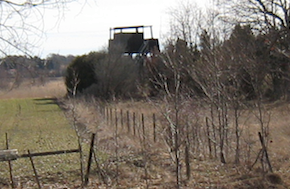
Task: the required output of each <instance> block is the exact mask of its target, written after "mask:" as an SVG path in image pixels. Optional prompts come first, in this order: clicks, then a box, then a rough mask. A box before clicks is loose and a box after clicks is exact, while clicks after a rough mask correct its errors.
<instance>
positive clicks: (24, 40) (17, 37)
mask: <svg viewBox="0 0 290 189" xmlns="http://www.w3.org/2000/svg"><path fill="white" fill-rule="evenodd" d="M74 1H77V0H42V1H41V0H2V1H1V4H0V8H1V19H0V31H1V32H0V53H1V54H2V55H7V54H10V53H20V54H24V55H27V56H30V55H31V54H33V53H32V52H33V50H34V48H35V47H36V46H37V45H38V40H39V39H37V37H39V38H41V37H43V29H44V24H43V15H44V12H45V10H46V9H57V10H59V13H63V12H64V10H65V8H66V6H67V4H68V3H71V2H74ZM60 15H61V14H60ZM32 36H33V37H32Z"/></svg>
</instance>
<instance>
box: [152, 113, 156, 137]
mask: <svg viewBox="0 0 290 189" xmlns="http://www.w3.org/2000/svg"><path fill="white" fill-rule="evenodd" d="M153 141H154V142H156V117H155V113H153Z"/></svg>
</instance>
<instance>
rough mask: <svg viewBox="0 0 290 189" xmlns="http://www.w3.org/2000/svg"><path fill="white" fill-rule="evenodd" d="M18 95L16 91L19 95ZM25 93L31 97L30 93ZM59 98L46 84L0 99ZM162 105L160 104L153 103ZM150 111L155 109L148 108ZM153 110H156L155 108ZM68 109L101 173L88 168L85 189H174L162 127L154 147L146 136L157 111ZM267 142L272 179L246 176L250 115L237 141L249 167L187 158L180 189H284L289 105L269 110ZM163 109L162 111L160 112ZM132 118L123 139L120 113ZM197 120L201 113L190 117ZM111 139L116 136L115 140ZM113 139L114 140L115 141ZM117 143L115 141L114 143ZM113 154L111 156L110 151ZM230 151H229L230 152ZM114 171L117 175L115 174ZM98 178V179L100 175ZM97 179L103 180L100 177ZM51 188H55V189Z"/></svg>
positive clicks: (59, 91) (60, 89)
mask: <svg viewBox="0 0 290 189" xmlns="http://www.w3.org/2000/svg"><path fill="white" fill-rule="evenodd" d="M21 89H22V90H21ZM31 91H34V92H33V93H32V92H31ZM64 94H65V88H64V85H63V83H62V80H58V81H52V82H49V83H46V85H45V87H44V86H39V87H35V86H30V87H29V88H26V87H22V88H21V87H20V88H18V89H16V90H13V91H11V92H9V93H6V94H5V93H2V94H1V97H0V98H25V97H29V98H32V97H46V96H47V97H51V96H57V97H61V96H64ZM159 103H160V104H163V102H159ZM154 104H155V105H156V104H158V103H156V102H155V103H154ZM160 104H159V105H158V107H161V105H160ZM72 105H73V106H74V108H75V110H76V111H75V113H76V116H75V117H76V118H77V121H78V125H79V126H81V127H82V128H83V133H84V135H83V136H85V137H86V142H89V137H90V135H89V134H90V133H91V132H96V133H97V140H96V144H97V145H96V146H97V147H96V149H95V150H96V152H97V160H98V163H99V166H100V168H101V171H100V170H99V169H98V168H97V166H96V162H94V163H93V165H92V175H91V180H90V183H89V185H88V186H87V187H86V188H136V189H137V188H140V189H141V188H150V189H154V188H156V189H157V188H158V189H159V188H160V189H163V188H164V189H170V188H175V181H174V180H175V173H174V162H173V161H172V157H171V155H170V153H169V148H168V146H167V145H165V142H164V137H163V135H164V125H163V124H165V122H164V121H163V120H162V118H161V117H159V116H158V117H157V133H158V140H157V142H156V143H155V142H154V141H153V136H152V133H153V131H152V113H153V112H155V113H156V114H158V112H159V111H160V109H158V108H157V109H156V107H154V106H152V104H150V103H148V102H145V101H134V100H132V101H126V102H116V103H111V104H103V103H99V102H94V101H90V100H89V101H86V100H82V99H78V101H75V102H73V101H71V100H67V101H64V108H66V110H67V115H68V116H71V115H70V113H71V112H70V110H71V108H72ZM105 106H106V107H111V108H112V112H113V116H112V118H113V120H112V121H110V120H109V122H108V120H107V118H106V116H104V112H103V113H100V111H101V110H103V109H102V108H103V107H105ZM268 106H269V112H271V119H270V140H271V141H272V142H271V143H269V155H270V160H271V163H272V166H273V169H274V172H275V174H267V175H263V174H262V173H261V168H260V164H259V162H258V163H257V164H256V165H255V166H254V168H253V169H252V170H251V171H250V170H249V169H248V166H249V165H251V164H252V163H253V161H254V160H255V158H256V156H257V154H258V150H259V149H260V144H259V141H258V137H257V131H259V125H258V122H257V121H256V120H255V118H254V115H253V114H251V113H248V114H245V115H246V116H245V117H244V118H243V119H244V121H243V126H242V128H243V132H242V135H243V138H242V141H243V142H244V143H243V144H245V141H247V142H249V141H251V142H252V145H253V146H252V147H253V148H252V151H251V162H249V163H248V164H247V163H245V162H242V164H241V165H239V166H236V165H235V164H233V163H232V161H229V163H228V164H221V163H219V161H218V160H212V159H209V158H208V156H207V155H205V156H198V155H196V154H191V179H190V180H186V177H185V176H183V182H182V184H183V188H197V189H199V188H200V189H203V188H215V189H218V188H223V189H231V188H238V189H239V188H240V189H250V188H256V189H260V188H278V189H280V188H281V189H282V188H290V175H289V167H290V162H289V160H290V148H289V147H288V146H289V145H288V144H289V143H290V124H289V123H290V117H289V116H288V115H289V112H290V105H289V104H288V103H281V104H270V105H268ZM115 108H116V110H117V112H118V113H117V115H118V120H119V122H118V130H117V131H118V132H117V133H116V129H115V128H116V125H115V114H114V111H115ZM162 108H163V107H162ZM121 109H122V110H123V115H124V117H125V115H126V112H127V111H129V112H130V117H131V119H132V112H135V113H136V134H135V135H134V134H133V130H132V122H131V123H130V126H131V127H130V133H128V130H127V125H126V120H125V119H124V120H123V127H122V126H121V124H120V110H121ZM191 111H194V112H195V113H196V114H201V112H196V110H195V109H194V108H193V109H191ZM141 113H143V114H144V117H145V125H146V142H143V141H142V137H143V135H142V128H141V121H140V115H141ZM116 134H117V135H116ZM116 136H117V138H116ZM116 139H117V140H116ZM116 150H117V151H116ZM231 150H233V147H232V148H231ZM181 166H182V173H184V174H183V175H185V166H184V164H183V163H182V165H181ZM116 170H118V173H117V171H116ZM100 173H101V174H100ZM101 175H103V177H102V176H101ZM74 185H75V183H66V184H65V186H66V187H67V188H76V187H75V186H74ZM47 187H54V186H52V185H50V186H47ZM54 188H57V186H55V187H54Z"/></svg>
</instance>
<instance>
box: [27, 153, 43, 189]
mask: <svg viewBox="0 0 290 189" xmlns="http://www.w3.org/2000/svg"><path fill="white" fill-rule="evenodd" d="M27 152H28V155H29V159H30V162H31V165H32V169H33V172H34V176H35V180H36V182H37V186H38V188H39V189H41V186H40V182H39V178H38V175H37V171H36V168H35V166H34V162H33V159H32V156H31V155H30V151H29V150H28V151H27Z"/></svg>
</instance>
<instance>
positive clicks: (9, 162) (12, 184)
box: [5, 133, 15, 188]
mask: <svg viewBox="0 0 290 189" xmlns="http://www.w3.org/2000/svg"><path fill="white" fill-rule="evenodd" d="M5 139H6V149H7V150H9V140H8V133H5ZM8 166H9V176H10V182H11V187H12V188H15V183H14V179H13V174H12V164H11V161H8Z"/></svg>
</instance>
